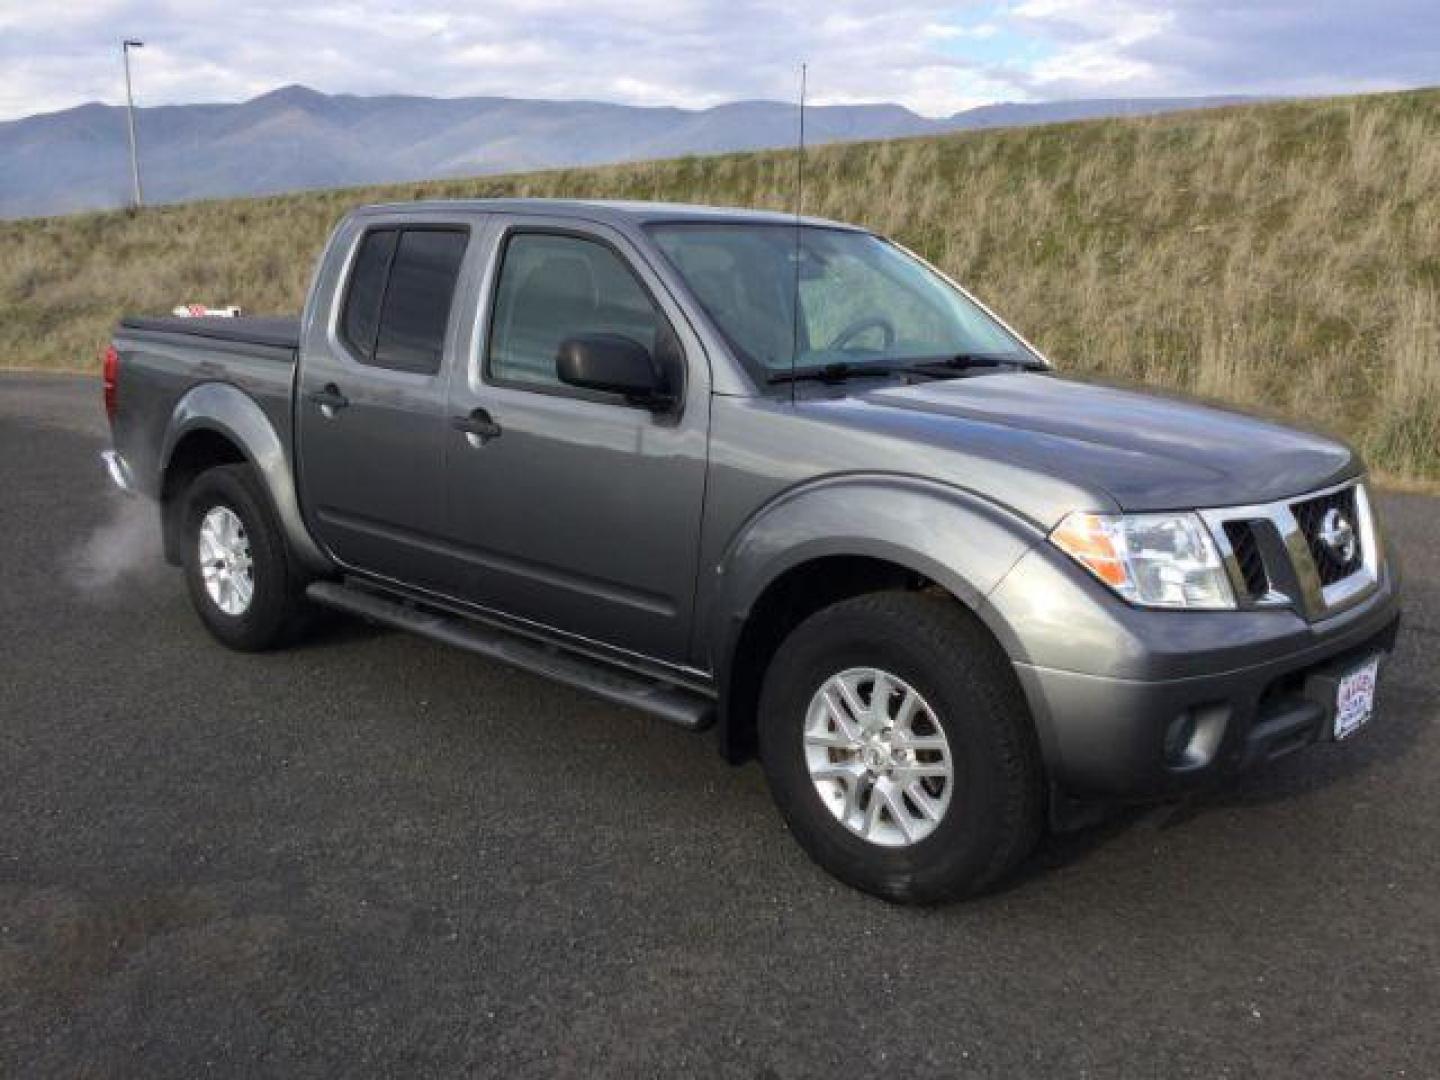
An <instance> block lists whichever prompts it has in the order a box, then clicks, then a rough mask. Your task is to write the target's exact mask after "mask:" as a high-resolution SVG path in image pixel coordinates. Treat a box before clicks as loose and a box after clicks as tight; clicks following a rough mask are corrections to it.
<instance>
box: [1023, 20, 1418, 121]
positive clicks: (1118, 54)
mask: <svg viewBox="0 0 1440 1080" xmlns="http://www.w3.org/2000/svg"><path fill="white" fill-rule="evenodd" d="M1008 16H1009V20H1010V24H1011V26H1012V27H1013V28H1014V29H1015V30H1016V31H1017V32H1019V33H1022V34H1025V35H1028V36H1031V37H1033V38H1035V39H1037V40H1040V41H1043V42H1045V43H1046V44H1047V46H1048V47H1049V51H1048V53H1047V55H1046V56H1045V57H1044V58H1043V59H1042V60H1040V61H1038V62H1036V63H1033V64H1030V65H1025V66H1008V67H1007V68H1006V71H1005V77H1007V78H1010V79H1012V80H1013V81H1014V83H1015V85H1017V86H1019V87H1023V88H1024V90H1025V91H1026V92H1027V93H1028V94H1031V95H1034V96H1039V97H1072V96H1106V95H1115V94H1123V95H1127V96H1130V95H1150V94H1167V95H1168V94H1208V93H1217V92H1227V93H1231V92H1233V93H1254V94H1275V95H1285V94H1297V95H1301V94H1321V93H1342V92H1345V91H1365V90H1379V89H1394V88H1400V87H1406V86H1418V85H1426V84H1435V83H1437V82H1440V7H1437V6H1436V3H1435V0H1365V2H1364V3H1356V2H1355V0H1164V2H1162V0H1021V2H1019V3H1015V4H1014V5H1013V6H1012V7H1011V8H1010V9H1009V11H1008Z"/></svg>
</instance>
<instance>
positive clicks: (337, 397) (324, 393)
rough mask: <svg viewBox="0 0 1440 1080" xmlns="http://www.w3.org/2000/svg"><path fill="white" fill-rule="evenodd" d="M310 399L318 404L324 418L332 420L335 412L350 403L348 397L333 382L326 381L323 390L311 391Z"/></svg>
mask: <svg viewBox="0 0 1440 1080" xmlns="http://www.w3.org/2000/svg"><path fill="white" fill-rule="evenodd" d="M310 400H311V401H313V402H314V403H315V404H316V405H319V406H320V412H321V413H322V414H323V415H324V417H325V419H326V420H334V419H335V414H336V413H338V412H339V411H340V410H341V409H343V408H345V406H347V405H349V404H350V399H349V398H347V397H346V396H345V395H344V394H342V393H341V392H340V388H339V387H338V386H336V385H335V384H334V383H333V382H332V383H326V384H325V388H324V389H323V390H316V391H314V392H312V393H311V394H310Z"/></svg>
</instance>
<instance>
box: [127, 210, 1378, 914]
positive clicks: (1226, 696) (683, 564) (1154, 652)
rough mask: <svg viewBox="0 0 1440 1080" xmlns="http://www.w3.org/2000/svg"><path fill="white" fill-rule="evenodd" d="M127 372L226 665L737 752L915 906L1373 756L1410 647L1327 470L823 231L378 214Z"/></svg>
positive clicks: (1352, 472)
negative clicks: (450, 689)
mask: <svg viewBox="0 0 1440 1080" xmlns="http://www.w3.org/2000/svg"><path fill="white" fill-rule="evenodd" d="M104 367H105V400H106V406H107V411H108V414H109V417H110V420H111V425H112V430H113V449H111V450H110V451H108V452H107V453H106V454H105V461H106V465H107V468H108V469H109V471H110V475H111V476H112V477H113V478H114V480H115V482H116V483H117V484H119V485H120V486H121V487H122V488H124V489H126V490H128V491H132V492H137V493H139V494H141V495H144V496H147V497H149V498H151V499H154V500H155V501H156V502H157V504H158V510H159V514H160V516H161V521H162V524H163V535H164V547H165V555H166V557H167V558H168V559H169V561H170V562H172V563H174V564H176V565H179V566H182V567H183V568H184V574H185V580H186V582H187V586H188V589H189V593H190V596H191V597H192V599H193V602H194V606H195V608H196V610H197V611H198V613H199V616H200V618H201V619H202V620H203V622H204V624H205V625H206V626H207V627H208V628H209V630H210V631H211V633H212V634H213V635H214V636H215V637H216V638H218V639H219V640H220V641H221V642H222V643H224V644H225V645H228V646H231V647H233V648H236V649H242V650H257V649H266V648H271V647H274V646H276V645H279V644H281V643H283V642H285V641H287V640H291V639H293V637H294V635H295V634H296V633H297V632H298V629H299V628H300V627H302V626H304V625H305V622H306V620H305V614H306V612H307V610H309V609H311V608H313V607H314V606H316V605H320V606H326V607H330V608H336V609H340V610H342V611H346V612H350V613H353V614H355V615H358V616H362V617H364V618H368V619H371V620H376V621H378V622H381V623H385V624H390V625H394V626H398V627H403V628H405V629H408V630H411V631H414V632H416V633H420V634H424V635H428V636H430V637H432V638H435V639H438V640H441V641H444V642H448V643H450V644H452V645H456V646H459V647H461V648H465V649H469V650H471V651H473V652H476V653H479V654H481V655H483V656H486V657H490V658H492V659H494V660H498V661H502V662H505V663H509V664H513V665H516V666H519V667H522V668H525V669H528V670H531V671H535V672H538V673H540V674H542V675H545V676H547V677H549V678H553V679H558V680H561V681H563V682H566V683H568V684H571V685H573V686H578V687H582V688H584V689H586V690H589V691H591V692H593V693H596V694H599V695H601V696H603V697H605V698H608V699H609V700H611V701H614V702H617V703H620V704H622V705H626V706H630V707H633V708H638V709H643V710H646V711H648V712H650V713H653V714H655V715H657V716H660V717H663V718H665V719H666V720H669V721H672V722H675V723H678V724H680V725H683V726H685V727H687V728H691V729H695V730H703V729H707V728H713V729H715V730H716V731H717V732H718V744H719V747H720V749H721V751H722V753H723V754H724V756H725V757H726V758H727V759H729V760H730V761H733V762H743V761H745V760H747V759H750V758H752V757H755V756H758V757H759V759H760V761H761V764H762V766H763V768H764V770H765V773H766V776H767V779H768V781H769V783H770V786H771V789H772V791H773V793H774V795H775V798H776V801H777V803H778V805H779V807H780V809H781V811H782V813H783V816H784V818H785V820H786V822H787V824H788V825H789V827H790V830H791V831H792V833H793V834H794V836H795V837H796V838H797V840H798V841H799V842H800V843H801V845H802V846H803V847H804V848H805V850H806V851H807V852H808V853H809V854H810V855H811V856H812V857H813V858H814V859H815V860H816V861H817V862H818V863H820V864H821V865H822V866H824V867H825V868H827V869H828V870H829V871H831V872H832V873H834V874H835V875H837V876H838V877H840V878H841V879H842V880H844V881H846V882H849V883H851V884H853V885H855V886H857V887H859V888H862V889H866V890H868V891H871V892H874V893H877V894H879V895H882V896H885V897H888V898H891V899H895V900H902V901H930V900H937V899H941V898H947V897H954V896H960V895H964V894H969V893H973V892H975V891H977V890H981V889H984V888H986V887H988V886H990V885H991V884H992V883H994V882H996V881H998V880H1000V879H1001V878H1002V877H1003V876H1004V875H1005V874H1006V873H1007V872H1008V871H1010V870H1011V869H1012V868H1013V867H1015V866H1016V865H1017V863H1019V862H1020V861H1021V860H1022V859H1023V858H1024V857H1025V855H1026V854H1027V853H1028V852H1029V851H1030V850H1031V848H1032V846H1033V844H1034V843H1035V841H1036V839H1037V837H1038V836H1039V835H1040V833H1041V831H1042V830H1043V829H1044V828H1045V827H1046V826H1047V824H1048V825H1051V826H1056V827H1063V826H1064V825H1066V824H1068V823H1073V822H1074V821H1077V820H1080V819H1081V818H1082V817H1083V815H1084V814H1085V813H1086V812H1087V808H1089V807H1092V806H1103V805H1109V804H1114V803H1117V802H1122V801H1130V800H1136V799H1157V798H1160V799H1164V798H1173V797H1176V796H1180V795H1185V794H1187V793H1190V792H1194V791H1197V790H1200V789H1203V788H1206V787H1208V786H1210V785H1212V784H1213V783H1215V782H1216V781H1218V780H1221V779H1223V778H1225V777H1228V776H1230V775H1232V774H1233V773H1235V772H1236V771H1237V770H1239V769H1242V768H1244V767H1246V766H1248V765H1252V764H1255V763H1257V762H1262V761H1265V760H1268V759H1271V758H1274V757H1276V756H1279V755H1281V754H1287V753H1290V752H1291V751H1293V750H1296V749H1298V748H1300V747H1302V746H1306V745H1308V744H1311V743H1314V742H1318V741H1331V740H1340V739H1345V738H1348V737H1350V736H1351V735H1352V734H1353V733H1355V732H1357V731H1359V730H1361V729H1362V728H1363V727H1364V726H1365V725H1366V724H1367V723H1368V722H1370V720H1371V716H1372V713H1373V706H1374V695H1375V685H1376V678H1377V674H1378V672H1379V669H1380V663H1381V660H1382V658H1384V657H1385V656H1386V655H1387V654H1388V653H1389V652H1390V651H1391V648H1392V645H1393V641H1394V637H1395V633H1396V628H1397V625H1398V617H1399V616H1398V612H1399V600H1398V589H1399V585H1398V580H1397V575H1396V571H1395V568H1394V565H1393V563H1392V561H1391V559H1390V558H1389V556H1388V554H1387V552H1386V549H1385V543H1384V539H1383V536H1382V531H1381V528H1380V524H1379V522H1378V520H1377V516H1376V511H1375V506H1374V504H1373V501H1372V498H1371V493H1370V490H1369V486H1368V484H1367V480H1366V475H1365V471H1364V468H1363V465H1362V463H1361V461H1360V460H1359V458H1358V457H1357V455H1356V454H1355V453H1354V452H1353V451H1352V450H1351V449H1350V448H1349V447H1347V446H1345V445H1344V444H1343V443H1341V442H1338V441H1335V440H1333V439H1330V438H1327V437H1324V436H1322V435H1318V434H1311V433H1308V432H1304V431H1300V430H1296V429H1293V428H1291V427H1287V426H1283V425H1281V424H1278V423H1275V422H1272V421H1270V420H1266V419H1260V418H1256V417H1251V416H1246V415H1242V414H1239V413H1237V412H1233V411H1227V410H1222V409H1218V408H1214V407H1211V406H1209V405H1205V404H1199V403H1194V402H1189V401H1184V400H1180V399H1177V398H1174V397H1167V396H1158V395H1152V394H1146V393H1141V392H1136V391H1134V390H1131V389H1124V388H1119V387H1115V386H1109V385H1102V384H1099V383H1096V382H1093V381H1084V380H1078V379H1073V378H1067V377H1064V376H1062V375H1060V374H1058V373H1057V372H1056V371H1055V370H1054V369H1053V367H1052V366H1051V364H1050V363H1049V362H1048V361H1047V360H1046V359H1045V357H1043V356H1042V355H1041V354H1040V352H1039V351H1037V350H1036V349H1035V348H1034V347H1033V346H1031V345H1030V344H1028V343H1027V342H1026V341H1025V340H1024V339H1023V338H1022V337H1021V336H1020V335H1019V334H1018V333H1017V332H1016V331H1015V330H1013V329H1012V328H1010V327H1009V326H1008V325H1006V324H1005V323H1004V322H1003V321H1002V320H1001V319H1000V318H999V317H998V316H997V315H996V314H994V313H993V312H992V311H990V310H989V309H988V308H987V307H986V306H985V305H983V304H982V303H980V302H979V301H978V300H976V299H975V298H974V297H973V296H971V295H970V294H969V293H967V292H966V291H965V290H964V289H963V288H962V287H961V286H960V285H958V284H957V283H955V282H954V281H952V280H950V279H949V278H947V277H946V276H945V275H943V274H941V273H940V272H939V271H937V270H936V269H935V268H934V267H932V266H930V265H928V264H927V263H926V262H924V261H923V260H922V259H920V258H919V257H917V256H916V255H914V254H912V253H911V252H909V251H907V250H906V249H904V248H903V247H901V246H899V245H897V244H895V243H893V242H891V241H889V240H887V239H885V238H882V237H880V236H877V235H875V234H873V233H871V232H869V231H867V230H864V229H860V228H856V227H853V226H849V225H844V224H840V223H836V222H830V221H822V220H818V219H813V218H803V219H802V218H797V217H794V216H789V215H782V214H772V213H762V212H755V211H746V210H720V209H713V208H707V207H694V206H680V205H668V204H643V203H606V202H585V201H550V200H488V201H455V202H429V203H426V202H419V203H407V204H404V205H396V206H370V207H364V208H360V209H357V210H355V211H353V212H352V213H350V214H348V215H347V216H346V217H345V218H344V220H342V221H341V222H340V223H339V225H338V227H337V228H336V229H335V231H334V233H333V235H332V237H331V239H330V241H329V244H328V246H327V247H326V249H325V251H324V253H323V254H322V256H321V257H320V260H319V264H318V266H317V268H316V271H315V275H314V280H313V284H312V286H311V290H310V294H309V298H308V300H307V302H306V305H305V310H304V313H303V315H302V316H301V317H300V318H299V319H298V320H293V321H287V320H273V319H272V320H266V319H248V318H234V319H205V318H199V319H181V318H131V319H126V320H124V321H123V322H122V323H121V325H120V328H119V330H118V332H117V333H116V335H115V338H114V342H113V344H112V345H111V347H110V348H109V349H108V350H107V352H106V356H105V364H104ZM515 722H517V723H522V722H523V723H527V724H533V725H534V726H535V735H536V737H537V738H543V737H544V729H543V724H544V719H543V717H539V716H537V717H528V718H516V721H515Z"/></svg>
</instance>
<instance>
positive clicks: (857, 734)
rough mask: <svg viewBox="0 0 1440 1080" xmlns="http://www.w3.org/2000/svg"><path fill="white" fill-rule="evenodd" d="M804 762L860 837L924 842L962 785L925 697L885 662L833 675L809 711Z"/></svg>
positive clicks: (889, 843) (898, 843) (897, 843)
mask: <svg viewBox="0 0 1440 1080" xmlns="http://www.w3.org/2000/svg"><path fill="white" fill-rule="evenodd" d="M805 764H806V765H807V766H808V767H809V769H810V779H811V781H812V782H813V783H814V785H815V790H816V791H817V792H818V793H819V795H820V801H821V802H823V803H824V804H825V806H826V808H827V809H828V810H829V811H830V813H832V814H833V815H835V819H836V820H837V821H839V822H840V823H841V824H842V825H844V826H845V827H846V828H847V829H849V830H850V831H851V832H852V833H854V834H855V835H856V836H859V837H861V838H863V839H865V840H868V841H870V842H871V843H872V844H879V845H881V846H882V847H907V846H908V845H910V844H915V843H919V842H920V841H921V840H924V839H925V837H927V836H929V835H930V834H931V833H932V832H934V831H935V829H936V827H937V826H938V825H939V824H940V822H941V821H943V820H944V819H945V811H946V810H947V809H948V808H949V806H950V795H951V792H952V791H953V790H954V786H955V775H954V765H953V759H952V758H951V755H950V743H949V741H948V740H947V739H946V738H945V730H944V728H942V727H941V726H940V722H939V720H938V719H936V716H935V712H934V710H933V709H931V708H930V706H929V705H928V704H927V703H926V701H925V699H924V698H923V697H921V696H920V694H919V693H918V692H917V691H916V690H915V688H914V687H912V686H910V685H909V684H908V683H907V682H905V681H904V680H903V679H900V678H897V677H896V676H894V675H891V674H890V673H889V672H886V671H881V670H880V669H878V668H850V669H848V670H846V671H842V672H840V673H839V674H837V675H832V676H831V677H830V678H828V679H826V680H825V682H824V684H823V685H821V687H820V689H819V690H816V691H815V696H814V697H812V698H811V699H810V708H809V710H808V711H807V713H806V716H805Z"/></svg>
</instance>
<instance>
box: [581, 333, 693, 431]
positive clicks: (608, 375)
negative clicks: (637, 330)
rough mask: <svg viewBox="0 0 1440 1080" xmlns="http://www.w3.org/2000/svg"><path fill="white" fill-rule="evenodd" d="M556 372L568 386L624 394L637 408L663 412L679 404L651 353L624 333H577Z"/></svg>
mask: <svg viewBox="0 0 1440 1080" xmlns="http://www.w3.org/2000/svg"><path fill="white" fill-rule="evenodd" d="M555 373H556V375H557V376H558V377H559V379H560V381H561V382H562V383H565V384H566V385H567V386H578V387H580V388H581V389H584V390H600V391H603V392H604V393H607V394H623V395H624V396H625V399H626V400H627V401H629V402H631V403H632V404H635V405H643V406H644V407H645V408H647V409H651V410H653V411H657V412H658V411H660V410H663V409H668V408H669V407H670V406H672V405H673V404H674V403H675V397H674V394H673V393H672V392H671V390H670V387H669V385H668V381H667V380H666V378H665V375H664V373H663V372H661V370H660V366H659V365H658V364H657V363H656V362H655V358H654V357H653V356H651V355H650V350H649V349H647V348H645V346H644V345H641V344H640V343H639V342H638V341H636V340H634V339H633V338H628V337H626V336H625V335H623V334H577V335H576V336H575V337H572V338H566V339H565V341H564V342H562V343H561V345H560V351H559V352H558V353H557V354H556V357H555Z"/></svg>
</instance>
